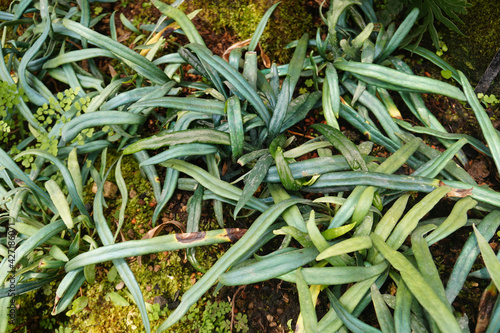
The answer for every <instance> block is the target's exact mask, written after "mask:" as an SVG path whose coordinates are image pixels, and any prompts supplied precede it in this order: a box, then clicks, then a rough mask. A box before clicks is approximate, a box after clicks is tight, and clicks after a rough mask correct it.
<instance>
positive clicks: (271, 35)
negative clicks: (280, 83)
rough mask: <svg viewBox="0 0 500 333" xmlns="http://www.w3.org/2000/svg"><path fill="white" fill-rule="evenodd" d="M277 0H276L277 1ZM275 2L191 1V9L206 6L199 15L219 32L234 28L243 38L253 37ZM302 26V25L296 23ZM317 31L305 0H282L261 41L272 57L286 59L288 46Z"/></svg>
mask: <svg viewBox="0 0 500 333" xmlns="http://www.w3.org/2000/svg"><path fill="white" fill-rule="evenodd" d="M274 2H275V1H274ZM270 4H272V2H269V1H265V0H258V1H250V0H238V1H232V0H224V1H214V0H211V1H190V2H189V4H188V6H189V9H190V11H191V10H194V9H202V11H201V12H200V14H199V17H200V18H201V19H203V20H204V21H206V22H207V24H208V25H210V27H211V29H213V30H214V31H216V32H218V33H221V34H222V33H224V31H227V30H229V31H232V32H233V33H234V34H236V36H238V37H239V39H240V40H245V39H249V38H251V37H252V35H253V33H254V31H255V28H256V27H257V24H258V23H259V21H260V19H261V17H262V16H263V15H264V13H265V12H266V10H267V9H268V8H269V7H270ZM297 26H300V27H301V29H294V28H293V27H297ZM305 32H310V33H314V32H315V26H314V23H313V20H312V15H311V14H310V13H308V12H307V11H306V9H305V8H304V6H303V2H302V1H297V0H291V1H282V2H281V3H280V5H279V6H278V8H277V9H276V11H275V12H274V14H273V15H272V17H271V19H270V20H269V23H268V25H267V28H266V30H265V31H264V33H263V35H262V38H261V39H260V43H261V45H262V48H263V49H264V52H265V53H266V54H267V55H268V56H269V57H270V58H271V60H272V61H276V62H280V63H286V62H288V61H289V60H290V52H289V51H288V50H286V49H285V46H286V45H287V44H288V43H290V42H291V41H293V40H295V39H298V38H300V36H301V35H302V34H303V33H305Z"/></svg>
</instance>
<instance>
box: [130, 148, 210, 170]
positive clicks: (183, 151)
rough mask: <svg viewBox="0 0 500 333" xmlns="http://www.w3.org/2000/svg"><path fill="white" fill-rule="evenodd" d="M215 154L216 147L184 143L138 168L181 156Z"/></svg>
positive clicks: (146, 161)
mask: <svg viewBox="0 0 500 333" xmlns="http://www.w3.org/2000/svg"><path fill="white" fill-rule="evenodd" d="M216 152H217V147H215V146H213V145H208V144H205V143H186V144H179V145H175V146H172V147H170V148H169V149H168V150H165V151H163V152H161V153H159V154H157V155H155V156H153V157H150V158H148V159H146V160H144V161H142V162H141V164H140V165H139V166H141V167H142V166H146V165H155V164H159V163H161V162H165V161H167V160H169V159H172V158H179V157H183V156H197V155H200V156H201V155H207V154H214V153H216Z"/></svg>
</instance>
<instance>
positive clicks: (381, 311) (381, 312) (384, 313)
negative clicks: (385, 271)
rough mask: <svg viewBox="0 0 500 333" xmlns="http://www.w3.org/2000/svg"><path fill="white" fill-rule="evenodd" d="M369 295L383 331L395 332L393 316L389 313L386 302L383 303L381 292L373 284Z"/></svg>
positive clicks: (387, 332) (386, 332)
mask: <svg viewBox="0 0 500 333" xmlns="http://www.w3.org/2000/svg"><path fill="white" fill-rule="evenodd" d="M370 289H371V295H372V301H373V307H374V308H375V313H376V315H377V320H378V323H379V325H380V328H381V329H382V332H384V333H395V332H396V330H395V328H394V318H393V317H392V315H391V312H390V310H389V308H388V307H387V304H385V301H384V299H383V298H382V294H380V291H379V290H378V288H377V286H376V285H375V284H372V286H371V288H370Z"/></svg>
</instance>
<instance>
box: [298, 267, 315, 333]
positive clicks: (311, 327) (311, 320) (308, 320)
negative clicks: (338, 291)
mask: <svg viewBox="0 0 500 333" xmlns="http://www.w3.org/2000/svg"><path fill="white" fill-rule="evenodd" d="M295 275H296V276H297V278H296V281H297V291H298V292H299V303H300V313H301V315H302V318H303V321H304V328H305V331H306V332H308V333H316V332H318V317H317V316H316V309H315V308H314V304H313V301H312V295H311V292H310V291H309V286H308V285H307V283H306V281H305V280H304V276H303V275H302V272H301V270H300V269H298V270H297V272H296V273H295Z"/></svg>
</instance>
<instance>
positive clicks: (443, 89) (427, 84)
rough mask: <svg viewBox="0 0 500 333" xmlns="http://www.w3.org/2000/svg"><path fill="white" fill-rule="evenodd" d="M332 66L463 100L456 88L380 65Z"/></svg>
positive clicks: (341, 63)
mask: <svg viewBox="0 0 500 333" xmlns="http://www.w3.org/2000/svg"><path fill="white" fill-rule="evenodd" d="M334 66H335V67H336V68H337V69H340V70H343V71H346V72H351V73H355V74H360V75H364V76H366V77H370V78H374V79H377V80H380V81H383V82H387V83H391V84H393V85H395V86H399V87H402V88H408V89H412V90H417V91H422V92H429V93H434V94H440V95H445V96H448V97H451V98H455V99H458V100H461V101H463V100H465V96H464V94H463V93H462V91H461V90H460V89H458V88H457V87H454V86H452V85H450V84H448V83H445V82H442V81H438V80H434V79H431V78H427V77H422V76H416V75H410V74H406V73H403V72H400V71H397V70H395V69H392V68H387V67H384V66H380V65H375V64H364V63H361V62H359V63H358V62H353V61H338V62H335V63H334Z"/></svg>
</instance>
